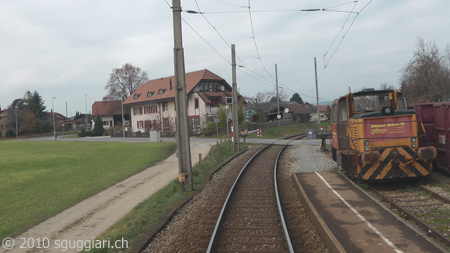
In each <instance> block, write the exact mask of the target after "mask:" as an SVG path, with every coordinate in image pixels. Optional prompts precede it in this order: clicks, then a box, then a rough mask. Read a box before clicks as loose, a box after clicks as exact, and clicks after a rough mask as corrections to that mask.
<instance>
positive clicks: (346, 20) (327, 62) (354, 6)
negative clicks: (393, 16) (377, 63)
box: [319, 0, 373, 79]
mask: <svg viewBox="0 0 450 253" xmlns="http://www.w3.org/2000/svg"><path fill="white" fill-rule="evenodd" d="M372 1H373V0H370V1H369V2H368V3H367V4H366V5H365V6H364V7H363V8H362V9H361V10H360V11H359V12H354V9H355V8H356V5H357V3H358V1H354V3H355V4H354V5H353V8H352V10H351V12H350V13H349V15H348V16H347V18H346V19H345V22H344V24H343V25H342V27H341V29H340V30H339V32H338V34H337V35H336V37H335V38H334V40H333V42H332V43H331V45H330V47H329V48H328V50H327V51H326V52H325V54H324V55H323V61H324V68H323V70H322V71H321V73H320V74H319V79H320V78H321V77H322V75H323V73H324V72H325V69H326V68H327V67H328V64H329V63H330V61H331V59H333V57H334V55H335V54H336V52H337V50H338V49H339V47H340V46H341V44H342V42H343V40H344V38H345V37H346V36H347V34H348V32H349V31H350V29H351V28H352V26H353V24H354V23H355V21H356V18H358V16H359V14H360V13H361V12H362V11H363V10H364V9H366V7H367V6H368V5H369V4H370V3H371V2H372ZM351 14H356V15H355V17H354V18H353V20H352V22H351V23H350V25H349V27H348V28H347V30H346V31H345V33H344V35H343V36H342V38H341V40H340V41H339V43H338V45H337V46H336V48H335V49H334V51H333V53H332V54H331V57H330V58H329V59H328V61H326V60H325V57H326V56H327V55H328V53H329V51H330V50H331V48H332V47H333V45H334V43H335V42H336V40H337V38H338V37H339V35H340V34H341V32H342V31H343V30H344V27H345V25H346V24H347V22H348V20H349V19H350V15H351Z"/></svg>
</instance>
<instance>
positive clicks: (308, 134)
mask: <svg viewBox="0 0 450 253" xmlns="http://www.w3.org/2000/svg"><path fill="white" fill-rule="evenodd" d="M306 137H307V138H308V139H314V130H313V129H308V130H306Z"/></svg>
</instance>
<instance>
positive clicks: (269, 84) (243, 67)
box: [165, 0, 322, 99]
mask: <svg viewBox="0 0 450 253" xmlns="http://www.w3.org/2000/svg"><path fill="white" fill-rule="evenodd" d="M165 2H166V4H167V5H168V6H169V7H171V5H170V4H169V3H168V2H167V0H165ZM217 2H222V3H226V2H223V1H217ZM195 3H196V5H197V9H198V11H185V12H189V13H195V14H201V15H202V17H203V18H204V19H205V21H206V22H207V23H208V24H209V25H210V26H211V27H212V28H213V29H214V31H215V32H216V33H217V34H218V36H219V37H220V38H221V39H222V40H223V42H224V43H225V44H226V45H227V47H229V48H231V46H230V43H228V42H227V41H226V39H225V38H224V36H222V34H221V33H220V32H219V30H220V29H218V28H216V27H215V26H214V25H213V24H212V22H211V21H209V20H208V18H207V17H206V16H205V15H204V14H205V12H202V10H201V9H200V6H199V3H198V2H197V0H195ZM235 6H237V7H239V8H248V10H247V11H246V12H247V13H248V15H249V19H250V26H251V31H252V36H251V37H249V36H247V35H242V34H239V35H240V36H244V37H249V38H251V39H253V44H254V46H255V51H256V54H257V57H255V59H257V60H259V62H260V64H261V66H262V67H263V72H265V73H266V74H267V75H268V76H269V77H270V78H271V79H272V80H270V79H268V78H265V77H264V76H263V75H261V74H258V73H257V72H255V71H253V70H251V69H250V68H248V67H247V66H246V64H244V62H243V60H242V59H241V58H240V56H239V55H245V54H243V53H239V54H237V58H238V59H239V61H240V63H241V65H240V66H241V68H238V70H239V71H241V73H243V74H245V75H247V76H248V77H250V78H252V79H254V80H256V81H257V82H259V83H261V84H263V85H265V86H267V87H269V88H272V89H273V87H274V78H273V76H272V75H271V74H270V73H269V71H268V70H267V68H266V67H265V65H264V63H263V61H262V58H261V54H260V51H259V48H258V44H257V41H256V36H255V30H254V24H253V17H252V12H255V11H253V10H252V9H251V6H250V0H248V6H240V5H235ZM286 11H289V10H286ZM290 11H292V10H290ZM294 11H299V10H294ZM271 12H273V11H271ZM182 20H183V22H184V23H185V24H186V25H187V26H188V27H189V28H190V29H191V30H192V31H194V33H195V34H196V35H197V36H199V37H200V38H201V39H202V40H203V41H204V42H205V43H206V44H207V45H208V46H209V47H210V48H211V49H212V50H213V51H214V52H215V53H216V54H218V55H219V56H220V58H222V59H223V60H224V61H225V62H226V63H227V64H231V63H230V61H229V60H228V59H227V57H224V56H223V55H222V54H220V52H219V50H217V49H216V48H215V47H214V46H213V45H212V44H211V43H209V42H208V41H207V40H206V39H205V38H204V37H203V36H202V35H201V34H200V33H199V32H198V31H196V29H195V28H194V27H193V26H192V25H191V24H189V23H188V22H187V21H186V20H185V19H182ZM224 31H225V30H224ZM226 32H228V31H226ZM280 86H281V87H282V88H284V89H285V90H290V91H291V92H293V93H298V94H301V95H302V96H305V97H311V96H310V95H307V94H304V93H301V92H299V91H295V90H293V89H291V88H289V87H288V86H286V85H284V84H282V83H280ZM320 99H322V98H320Z"/></svg>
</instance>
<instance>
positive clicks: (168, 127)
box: [163, 118, 170, 132]
mask: <svg viewBox="0 0 450 253" xmlns="http://www.w3.org/2000/svg"><path fill="white" fill-rule="evenodd" d="M163 127H164V132H169V130H170V125H169V119H168V118H164V119H163Z"/></svg>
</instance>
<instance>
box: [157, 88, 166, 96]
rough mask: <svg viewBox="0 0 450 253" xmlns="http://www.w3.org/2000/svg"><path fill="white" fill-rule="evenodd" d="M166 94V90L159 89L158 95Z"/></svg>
mask: <svg viewBox="0 0 450 253" xmlns="http://www.w3.org/2000/svg"><path fill="white" fill-rule="evenodd" d="M164 92H166V89H159V91H158V95H161V94H163V93H164Z"/></svg>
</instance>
